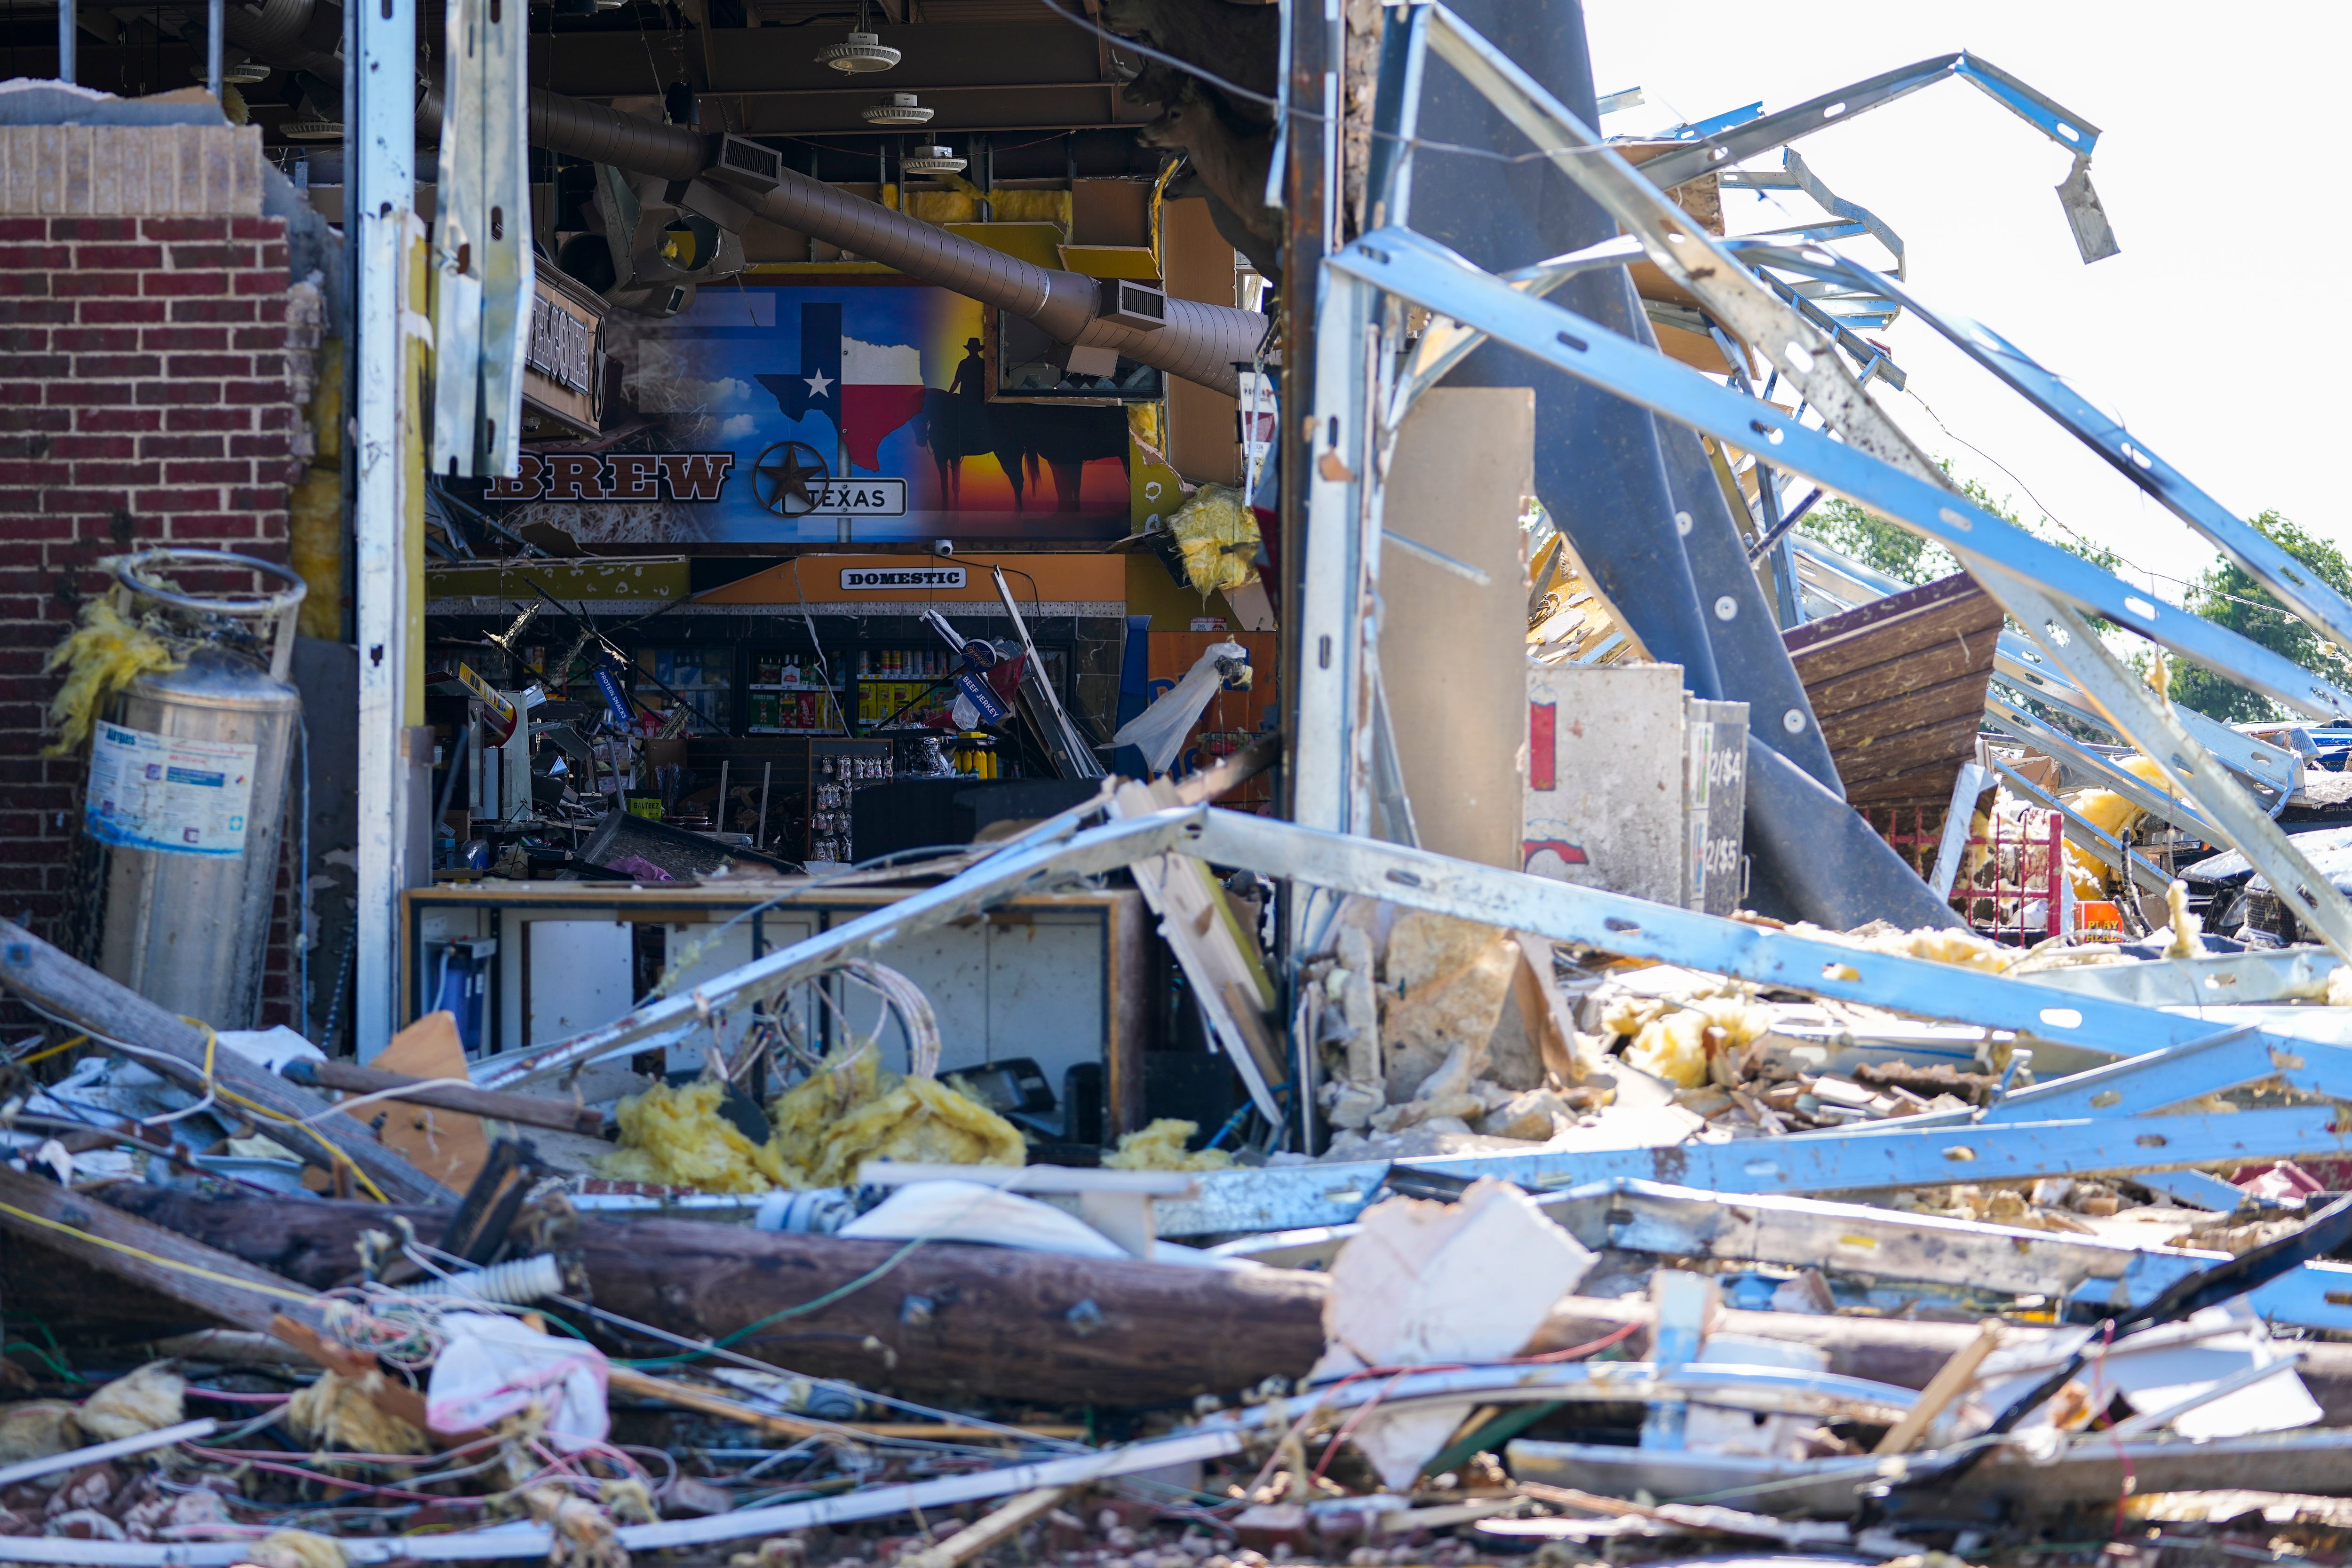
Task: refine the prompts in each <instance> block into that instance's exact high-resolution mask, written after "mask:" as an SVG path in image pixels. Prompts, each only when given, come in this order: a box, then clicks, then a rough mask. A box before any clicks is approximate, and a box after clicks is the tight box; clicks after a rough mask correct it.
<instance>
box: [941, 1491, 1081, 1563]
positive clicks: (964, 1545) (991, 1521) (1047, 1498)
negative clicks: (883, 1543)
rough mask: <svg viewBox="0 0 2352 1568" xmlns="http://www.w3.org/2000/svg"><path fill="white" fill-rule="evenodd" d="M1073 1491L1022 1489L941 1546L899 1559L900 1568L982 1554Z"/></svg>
mask: <svg viewBox="0 0 2352 1568" xmlns="http://www.w3.org/2000/svg"><path fill="white" fill-rule="evenodd" d="M1072 1490H1074V1489H1072V1488H1070V1487H1039V1488H1038V1489H1037V1490H1034V1491H1025V1492H1023V1493H1022V1494H1021V1495H1020V1496H1019V1497H1016V1498H1014V1499H1013V1500H1012V1501H1011V1502H1008V1503H1006V1504H1005V1505H1004V1506H1003V1507H1002V1508H999V1509H995V1510H992V1511H990V1512H988V1513H986V1514H983V1515H982V1516H981V1517H980V1518H978V1519H976V1520H974V1521H971V1523H970V1524H967V1525H965V1526H964V1527H963V1528H962V1529H961V1530H959V1531H956V1532H955V1533H954V1534H953V1535H950V1536H949V1537H948V1538H947V1539H946V1540H945V1541H942V1542H940V1543H939V1544H938V1545H936V1546H927V1547H925V1548H924V1549H923V1550H922V1551H920V1552H916V1553H914V1554H913V1555H912V1556H909V1557H902V1558H900V1559H899V1560H898V1568H956V1564H957V1563H962V1562H966V1561H968V1560H969V1559H971V1558H974V1557H977V1556H979V1555H980V1554H981V1553H982V1552H985V1551H987V1550H988V1549H989V1548H990V1547H992V1546H993V1545H995V1544H996V1543H997V1542H1000V1541H1002V1540H1003V1539H1004V1538H1005V1537H1006V1536H1008V1535H1010V1534H1012V1533H1013V1531H1016V1530H1019V1529H1020V1528H1021V1527H1022V1526H1023V1525H1024V1524H1026V1523H1028V1522H1029V1521H1031V1520H1033V1519H1035V1518H1036V1517H1037V1516H1038V1515H1039V1514H1042V1513H1045V1512H1048V1511H1051V1510H1052V1509H1053V1508H1054V1507H1055V1504H1057V1503H1059V1502H1060V1501H1061V1500H1063V1499H1064V1498H1066V1497H1067V1496H1069V1495H1070V1493H1071V1491H1072Z"/></svg>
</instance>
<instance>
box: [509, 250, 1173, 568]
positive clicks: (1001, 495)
mask: <svg viewBox="0 0 2352 1568" xmlns="http://www.w3.org/2000/svg"><path fill="white" fill-rule="evenodd" d="M542 270H543V271H545V272H546V273H548V274H550V275H551V276H553V275H554V269H553V268H552V267H547V268H543V269H542ZM566 282H568V280H566V279H562V278H561V277H553V283H552V284H551V287H550V288H548V289H542V290H541V295H542V303H543V305H544V306H545V308H546V311H550V312H553V313H554V314H552V315H550V314H547V313H546V312H541V315H540V319H538V320H536V321H535V322H534V326H535V327H536V328H538V329H540V330H535V331H534V333H533V337H532V341H531V352H530V366H529V368H528V369H527V371H526V374H527V377H528V384H529V389H530V396H531V398H532V399H533V406H534V408H535V409H538V410H539V411H540V412H541V415H542V423H543V424H549V425H554V426H556V427H558V428H554V429H547V430H544V431H542V432H527V433H526V434H525V437H524V439H525V441H526V443H544V444H541V445H539V446H538V447H537V449H536V451H530V450H529V449H528V448H527V452H526V460H525V462H524V463H523V465H522V469H521V472H520V473H518V474H517V475H515V476H511V477H510V479H509V480H508V481H506V482H502V483H501V484H500V485H499V486H497V487H495V488H492V489H490V490H489V491H488V493H487V494H485V495H484V496H483V497H481V499H482V502H483V504H484V505H485V506H486V507H488V508H491V509H492V511H491V515H492V516H494V517H499V519H500V520H501V521H502V522H503V521H506V519H507V517H508V508H515V509H520V508H521V507H526V506H530V505H532V504H534V503H536V504H537V505H538V507H540V508H541V511H540V512H537V513H534V517H532V518H523V519H519V521H530V520H534V519H540V518H543V520H549V521H552V522H554V523H556V525H557V526H559V527H561V528H562V529H563V530H564V531H565V532H567V533H569V534H570V535H572V538H575V539H577V540H579V541H580V542H581V543H582V544H583V545H589V546H594V545H599V544H623V543H625V544H631V545H639V546H642V545H662V544H681V545H682V544H688V543H690V544H694V545H697V546H709V545H730V544H824V545H836V544H841V543H845V542H855V543H856V544H858V545H866V544H874V545H885V544H907V543H923V544H929V543H930V542H931V541H932V540H935V539H940V538H950V539H954V540H956V541H958V543H959V544H963V543H967V542H969V543H971V544H973V545H977V546H982V547H984V546H985V545H986V544H987V543H989V542H992V541H1003V542H1004V543H1007V544H1020V545H1027V544H1035V543H1045V542H1059V541H1068V542H1071V543H1076V544H1085V545H1097V546H1099V545H1104V544H1108V543H1110V542H1111V541H1113V540H1115V539H1118V538H1125V537H1126V536H1127V535H1128V534H1129V533H1130V532H1132V531H1134V530H1133V528H1132V525H1131V522H1130V517H1131V515H1132V512H1133V500H1132V496H1131V493H1130V491H1131V478H1132V475H1133V474H1134V472H1135V471H1136V470H1137V469H1138V468H1139V467H1140V466H1141V459H1140V458H1139V456H1138V455H1137V453H1136V449H1135V447H1134V445H1133V444H1132V442H1131V440H1130V437H1129V430H1128V411H1127V409H1126V408H1125V407H1123V406H1121V405H1120V404H1118V402H1109V401H1105V402H1087V401H1082V400H1073V399H1068V398H1059V399H1053V400H1044V401H1029V400H1024V398H1022V397H1021V396H1019V395H1016V394H1012V393H1007V392H1005V391H1004V390H1003V387H1002V386H1001V385H1000V384H999V382H1000V378H998V377H997V376H995V375H994V374H993V373H992V372H993V369H994V359H993V356H994V355H995V354H996V352H997V347H996V343H995V333H996V330H997V329H996V327H995V326H994V325H993V324H992V321H991V319H990V318H991V317H992V314H993V313H992V312H991V311H988V310H986V309H985V308H982V306H981V305H980V304H979V303H978V302H977V301H975V300H972V299H969V298H965V297H963V296H961V295H959V294H955V293H953V292H951V291H950V290H947V289H943V288H935V287H930V286H929V285H925V284H918V283H915V282H913V281H912V280H909V279H906V278H901V277H867V276H863V275H858V276H852V277H842V276H837V275H836V276H813V277H798V276H796V277H793V278H792V279H791V280H790V281H789V282H787V281H784V280H782V279H777V280H768V279H762V278H758V277H746V278H744V279H742V280H740V285H735V286H730V287H726V288H707V289H703V290H701V291H700V292H699V293H698V295H697V296H696V297H695V298H694V299H693V300H692V301H691V302H690V303H689V304H688V305H687V306H686V308H683V309H681V310H680V311H679V312H678V313H677V315H675V316H671V317H667V318H655V317H649V316H644V315H640V314H637V313H635V312H632V311H627V310H614V311H612V312H610V313H609V314H605V315H604V316H603V317H602V318H601V319H600V320H597V321H596V322H594V327H595V337H594V340H593V344H589V343H586V342H584V341H583V338H582V336H581V333H582V332H583V331H584V330H585V328H584V327H582V326H581V325H580V323H581V322H582V321H583V320H585V319H586V318H585V317H584V316H582V315H580V314H579V312H581V311H583V310H584V309H585V307H583V306H582V305H581V303H580V301H578V300H577V299H575V298H573V295H572V292H567V291H564V290H563V289H562V287H560V286H561V285H562V284H564V283H566ZM577 287H578V286H577V285H572V289H573V290H577ZM590 298H592V299H593V298H594V297H593V296H590ZM598 303H599V304H601V303H602V302H601V301H598ZM558 316H562V317H564V318H565V319H563V320H559V319H556V317H558ZM567 321H568V322H570V324H569V325H567ZM600 363H601V364H602V365H603V366H604V371H603V372H602V373H599V372H598V371H597V370H596V366H597V365H598V364H600ZM583 374H584V376H585V377H586V381H587V384H588V386H589V387H591V388H593V390H594V391H595V392H599V393H606V392H609V393H610V394H611V395H610V401H609V406H605V407H603V408H601V409H595V410H591V409H590V408H589V407H588V406H587V398H586V395H585V394H583V392H581V391H580V390H579V384H578V383H579V381H580V379H581V377H582V376H583ZM562 400H571V401H569V402H565V401H562ZM547 413H555V414H557V415H558V417H557V418H556V419H553V420H546V419H545V418H544V415H545V414H547ZM583 425H584V428H583V430H582V434H593V433H597V432H599V431H600V430H601V435H602V439H601V440H598V441H595V442H593V443H592V442H586V441H582V440H581V439H580V437H579V435H578V434H571V433H570V431H569V429H568V428H565V427H572V426H583ZM615 438H620V439H615ZM534 463H536V466H534ZM1171 488H1172V486H1171ZM509 526H514V525H513V524H509Z"/></svg>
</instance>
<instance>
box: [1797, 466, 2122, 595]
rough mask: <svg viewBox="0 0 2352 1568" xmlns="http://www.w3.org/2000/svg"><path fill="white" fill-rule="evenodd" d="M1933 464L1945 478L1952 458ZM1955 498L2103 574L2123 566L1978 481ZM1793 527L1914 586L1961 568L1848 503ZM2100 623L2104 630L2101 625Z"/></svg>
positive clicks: (1833, 503) (1929, 544) (1825, 508)
mask: <svg viewBox="0 0 2352 1568" xmlns="http://www.w3.org/2000/svg"><path fill="white" fill-rule="evenodd" d="M1936 465H1937V467H1939V468H1941V469H1943V470H1944V472H1945V473H1946V474H1949V473H1950V472H1951V471H1952V460H1951V459H1950V458H1948V457H1938V458H1937V459H1936ZM1960 494H1961V495H1962V496H1963V497H1967V498H1968V500H1969V502H1970V503H1971V504H1973V505H1974V506H1976V507H1979V508H1981V509H1982V510H1984V511H1988V512H1990V513H1991V514H1992V515H1993V516H1994V517H1999V518H2000V519H2001V520H2002V521H2003V522H2005V523H2010V524H2012V525H2014V526H2015V527H2017V528H2025V529H2026V531H2027V532H2028V533H2031V534H2033V535H2034V536H2035V537H2037V538H2042V539H2045V540H2047V541H2048V542H2050V543H2051V544H2053V545H2056V546H2057V547H2058V548H2059V549H2063V550H2064V551H2066V552H2067V553H2068V554H2070V555H2078V556H2081V557H2082V558H2083V559H2084V560H2087V561H2089V562H2090V563H2091V564H2092V565H2093V566H2095V567H2098V568H2100V569H2101V570H2105V571H2118V570H2122V568H2123V565H2124V561H2123V558H2122V557H2121V556H2119V555H2117V554H2116V552H2115V551H2113V550H2111V549H2106V548H2105V547H2104V546H2101V545H2095V544H2092V543H2090V542H2089V541H2087V540H2084V539H2081V538H2074V537H2071V536H2069V535H2067V534H2064V533H2063V532H2061V531H2059V529H2058V528H2057V526H2056V525H2055V524H2053V522H2051V520H2050V519H2049V518H2047V517H2044V518H2042V521H2041V522H2040V523H2039V524H2038V525H2034V526H2032V527H2028V526H2027V524H2026V522H2025V520H2024V519H2023V518H2022V517H2019V516H2018V514H2017V501H2016V498H2015V497H2011V496H2003V497H1998V498H1996V497H1994V495H1993V493H1992V492H1991V491H1990V490H1989V489H1987V488H1985V486H1984V484H1983V482H1982V481H1981V480H1977V479H1963V480H1961V481H1960ZM1797 529H1798V531H1799V532H1800V533H1804V534H1810V535H1811V536H1812V537H1813V538H1817V539H1819V540H1821V541H1822V543H1823V544H1825V545H1827V546H1829V547H1830V549H1833V550H1836V551H1837V552H1838V553H1839V554H1841V555H1844V556H1849V557H1851V558H1853V559H1855V560H1858V561H1860V562H1862V563H1863V564H1864V566H1868V567H1874V568H1875V569H1877V570H1880V571H1883V572H1885V574H1886V575H1887V576H1889V577H1891V578H1894V579H1895V580H1897V581H1900V582H1906V583H1909V584H1910V585H1911V586H1912V587H1914V588H1916V587H1918V586H1919V585H1920V584H1922V583H1927V582H1933V581H1935V580H1937V578H1942V577H1949V576H1951V575H1952V573H1954V572H1956V571H1958V570H1960V565H1959V562H1958V561H1956V560H1954V559H1952V554H1951V552H1950V551H1949V550H1948V549H1945V548H1944V547H1943V546H1942V545H1939V544H1937V543H1935V542H1934V541H1933V540H1931V539H1928V538H1924V537H1922V536H1920V535H1918V534H1915V533H1913V532H1912V531H1911V530H1910V529H1909V528H1904V527H1902V526H1901V525H1899V524H1896V523H1890V522H1888V521H1887V520H1886V519H1885V517H1880V516H1879V515H1878V514H1877V513H1875V512H1872V511H1867V510H1864V508H1863V507H1857V506H1855V505H1854V504H1853V502H1851V501H1844V500H1829V501H1824V502H1822V504H1821V505H1820V506H1818V507H1814V508H1813V509H1812V510H1811V511H1810V512H1808V513H1806V514H1805V518H1804V521H1802V522H1801V523H1799V524H1798V525H1797ZM2100 625H2101V629H2102V630H2104V629H2105V623H2104V622H2101V623H2100Z"/></svg>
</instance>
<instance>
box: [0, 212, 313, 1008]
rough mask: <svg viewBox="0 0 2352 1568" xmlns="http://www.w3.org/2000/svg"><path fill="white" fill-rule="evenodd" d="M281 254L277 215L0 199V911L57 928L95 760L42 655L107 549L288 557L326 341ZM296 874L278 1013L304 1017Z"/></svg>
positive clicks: (273, 986)
mask: <svg viewBox="0 0 2352 1568" xmlns="http://www.w3.org/2000/svg"><path fill="white" fill-rule="evenodd" d="M237 205H247V206H250V205H252V204H249V203H238V204H237ZM286 267H287V257H286V235H285V223H284V221H283V220H282V219H278V218H270V217H262V216H258V215H222V216H186V215H174V216H127V217H119V216H106V215H102V214H100V215H69V216H68V215H8V214H5V213H0V914H5V915H7V916H9V917H10V918H12V919H24V918H26V916H27V915H29V916H30V918H31V923H32V925H33V926H34V928H35V929H36V930H37V931H39V932H41V933H42V935H44V936H60V935H61V934H62V931H63V927H64V920H63V916H64V915H65V911H66V898H67V872H68V862H69V858H70V853H71V848H72V844H73V841H74V837H75V833H76V822H77V820H78V818H79V811H80V794H81V788H82V783H83V777H84V773H85V770H86V767H87V764H86V762H85V761H84V760H83V759H82V758H79V757H72V758H43V757H42V756H41V755H40V751H41V748H42V747H43V746H45V745H46V744H47V743H48V741H49V740H50V739H51V738H52V737H50V736H49V735H48V734H47V705H48V702H49V700H50V698H51V697H52V696H53V695H55V692H56V689H57V686H58V679H57V678H56V677H54V676H48V675H44V674H42V673H41V664H42V660H43V658H44V657H45V656H46V655H47V653H48V651H49V650H50V649H51V648H52V647H53V646H55V645H56V643H58V639H59V638H61V637H63V636H64V635H65V634H66V632H67V631H68V629H69V628H70V627H71V625H72V622H73V618H74V614H75V612H76V610H77V609H78V607H79V605H80V603H81V601H82V600H83V599H84V598H85V597H86V596H88V595H91V594H96V593H100V592H103V591H105V589H106V587H107V585H108V582H109V579H108V577H107V574H106V573H104V572H103V571H100V570H98V562H99V561H100V559H102V558H104V557H107V556H111V555H117V554H121V553H122V552H124V551H128V550H132V549H148V548H152V547H154V546H157V545H196V546H208V547H212V548H216V549H233V550H237V551H240V552H242V553H245V554H248V555H254V556H258V557H261V558H264V559H269V560H274V561H283V560H284V559H286V548H287V489H288V486H289V485H290V484H292V483H293V482H294V481H295V480H296V479H297V478H299V476H300V457H301V456H302V455H306V454H307V449H308V432H307V430H305V429H304V427H303V425H302V423H301V408H300V406H299V403H300V399H301V398H302V397H303V396H304V395H306V394H307V391H308V387H309V384H310V374H309V365H308V363H307V354H308V352H309V351H310V350H311V349H312V348H314V347H315V345H316V341H317V332H316V326H315V322H305V321H302V320H299V319H298V320H295V321H292V322H289V309H288V305H289V289H288V278H287V274H286ZM296 314H297V316H298V317H299V316H300V315H301V313H300V312H299V311H298V312H297V313H296ZM289 333H290V334H291V339H290V340H289ZM289 350H290V351H289ZM236 586H237V587H240V588H241V587H244V586H245V584H243V583H238V584H236ZM284 886H285V883H284V881H283V879H281V897H280V900H279V911H278V920H277V922H276V926H277V930H276V931H275V933H274V939H273V942H272V945H271V946H272V966H271V967H272V973H271V977H270V979H269V981H268V984H267V986H266V987H265V992H264V995H265V1008H264V1019H265V1021H279V1020H287V1019H291V1017H292V1013H291V1009H290V1008H289V1005H288V1002H289V997H290V993H291V989H292V988H291V985H290V983H289V980H288V977H287V975H286V963H285V953H286V941H285V924H286V919H285V917H286V899H285V897H284V896H283V891H284Z"/></svg>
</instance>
